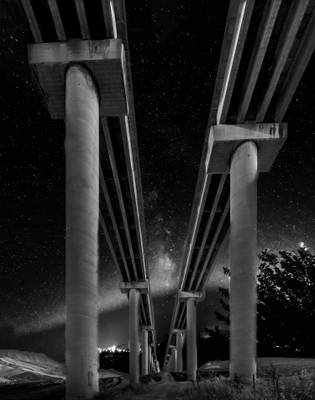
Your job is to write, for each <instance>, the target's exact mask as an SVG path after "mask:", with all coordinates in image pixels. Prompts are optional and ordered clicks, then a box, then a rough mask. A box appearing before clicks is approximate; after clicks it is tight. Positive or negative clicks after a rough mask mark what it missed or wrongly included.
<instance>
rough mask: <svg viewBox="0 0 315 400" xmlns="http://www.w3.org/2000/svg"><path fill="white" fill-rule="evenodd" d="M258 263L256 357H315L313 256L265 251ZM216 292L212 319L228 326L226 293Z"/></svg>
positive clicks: (221, 289)
mask: <svg viewBox="0 0 315 400" xmlns="http://www.w3.org/2000/svg"><path fill="white" fill-rule="evenodd" d="M259 260H260V265H259V269H258V277H257V296H258V304H257V339H258V353H259V354H260V355H301V356H311V355H315V346H314V344H313V343H314V337H315V328H314V327H313V326H314V325H315V324H314V321H315V256H314V255H313V254H312V253H311V252H310V251H309V250H308V249H306V248H299V249H298V250H297V251H296V252H294V251H291V252H289V251H279V253H278V254H276V253H273V252H271V251H270V250H268V249H266V250H264V251H262V252H261V253H260V254H259ZM225 273H226V274H229V271H228V270H227V269H225ZM219 290H220V293H221V301H220V302H221V309H220V310H218V311H217V312H216V316H217V318H218V320H219V321H223V322H225V323H226V324H228V323H229V307H228V298H229V296H228V289H224V288H220V289H219Z"/></svg>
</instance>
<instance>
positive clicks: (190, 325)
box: [186, 298, 197, 381]
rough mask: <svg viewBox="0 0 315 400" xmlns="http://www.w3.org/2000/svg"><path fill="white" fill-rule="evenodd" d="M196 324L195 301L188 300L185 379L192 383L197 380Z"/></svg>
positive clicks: (192, 299)
mask: <svg viewBox="0 0 315 400" xmlns="http://www.w3.org/2000/svg"><path fill="white" fill-rule="evenodd" d="M196 322H197V321H196V300H195V299H194V298H188V299H187V303H186V336H187V342H186V343H187V351H186V354H187V379H188V380H192V381H195V380H196V378H197V334H196V328H197V327H196Z"/></svg>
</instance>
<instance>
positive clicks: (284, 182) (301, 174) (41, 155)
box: [0, 0, 315, 358]
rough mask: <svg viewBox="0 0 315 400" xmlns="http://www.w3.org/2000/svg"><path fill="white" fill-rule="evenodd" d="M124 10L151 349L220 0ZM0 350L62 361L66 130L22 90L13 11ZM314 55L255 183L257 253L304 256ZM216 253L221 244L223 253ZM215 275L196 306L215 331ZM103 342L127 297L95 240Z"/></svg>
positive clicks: (185, 212)
mask: <svg viewBox="0 0 315 400" xmlns="http://www.w3.org/2000/svg"><path fill="white" fill-rule="evenodd" d="M126 3H127V6H128V7H127V22H128V29H129V42H130V53H131V62H132V65H131V69H132V77H133V86H134V98H135V108H136V120H137V130H138V141H139V154H140V164H141V171H142V186H143V196H144V206H145V218H146V230H147V236H148V237H147V242H148V249H147V250H148V254H147V256H148V262H149V268H150V276H151V285H152V289H153V296H154V297H153V300H154V306H155V314H156V325H157V328H158V340H162V339H163V338H165V336H166V335H167V333H168V327H169V323H170V319H171V313H172V308H173V299H174V293H175V288H176V285H177V283H178V278H179V271H180V267H181V264H180V260H181V257H182V253H183V246H184V240H185V237H186V233H187V225H188V220H189V216H190V211H191V205H192V200H193V195H194V188H195V184H196V178H197V173H198V168H199V161H200V157H201V151H202V145H203V140H204V135H205V127H206V123H207V120H208V115H209V110H210V102H211V96H212V90H213V86H214V81H215V76H216V69H217V64H218V60H219V53H220V48H221V41H222V37H223V31H224V26H225V16H226V12H227V8H228V1H227V0H220V1H208V0H194V1H188V0H154V1H153V0H147V1H144V0H142V1H140V0H133V1H126ZM0 31H1V34H0V57H1V63H0V68H1V84H0V96H1V97H0V116H1V117H0V132H1V135H0V162H1V175H0V192H1V202H0V204H1V208H0V213H1V227H0V249H1V251H0V257H1V259H0V271H1V279H0V347H2V348H8V347H19V348H25V349H30V350H35V351H43V352H46V353H47V354H50V355H53V356H56V357H59V358H62V354H63V340H64V339H63V332H64V324H63V322H64V297H65V295H64V279H65V271H64V270H65V265H64V264H65V245H64V241H65V229H64V228H65V218H64V207H65V197H64V185H65V181H64V175H65V169H64V163H65V160H64V123H63V121H53V120H51V119H50V117H49V115H48V113H47V111H46V110H45V108H44V106H43V105H42V103H41V100H40V97H39V95H38V92H37V91H36V88H35V86H34V85H33V81H32V77H31V74H30V71H29V67H28V64H27V57H26V44H27V42H28V40H29V36H28V35H29V33H28V30H27V26H26V24H25V21H24V19H23V17H22V15H20V14H19V13H18V12H17V9H16V7H15V5H14V3H12V2H11V1H6V0H0ZM314 70H315V58H314V57H313V59H312V61H311V63H310V64H309V66H308V68H307V70H306V73H305V74H304V77H303V80H302V82H301V84H300V86H299V88H298V91H297V93H296V94H295V96H294V99H293V101H292V103H291V106H290V108H289V110H288V112H287V115H286V117H285V121H286V122H288V123H289V138H288V140H287V143H286V144H285V146H284V148H283V150H282V151H281V153H280V155H279V156H278V159H277V161H276V164H275V166H274V168H273V170H272V171H271V173H268V174H263V175H261V176H260V178H259V186H258V193H259V194H258V202H259V203H258V207H259V208H258V209H259V227H258V239H259V248H260V249H262V248H265V247H269V248H271V249H274V250H279V249H290V250H292V249H295V248H296V247H297V246H298V244H299V242H301V241H303V242H305V244H306V246H307V247H309V248H310V249H311V250H314V249H315V179H314V177H313V175H314V173H315V90H314V84H313V80H314V77H313V75H314V74H313V71H314ZM225 245H226V244H225ZM226 258H227V247H226V246H223V248H222V251H221V254H220V256H219V257H218V262H217V272H215V273H214V274H213V276H212V280H211V282H209V287H208V296H207V300H206V301H205V302H204V303H203V304H202V305H201V306H200V310H199V311H200V312H199V315H198V318H199V328H200V331H201V330H202V329H203V328H204V327H205V326H212V325H213V323H214V319H213V310H214V308H215V306H216V304H217V295H216V293H217V286H218V284H222V283H223V284H224V282H223V277H222V274H221V273H220V269H221V267H222V265H224V264H225V263H226ZM99 269H100V306H101V315H100V345H102V346H104V345H112V344H120V343H126V342H127V336H126V327H127V312H126V304H127V303H126V298H125V296H124V295H122V294H120V291H119V281H120V276H119V273H118V271H117V270H116V268H115V266H114V264H113V261H112V260H111V258H110V255H109V252H108V249H107V246H106V243H105V242H104V240H103V239H102V241H101V242H100V262H99Z"/></svg>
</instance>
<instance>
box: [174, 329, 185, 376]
mask: <svg viewBox="0 0 315 400" xmlns="http://www.w3.org/2000/svg"><path fill="white" fill-rule="evenodd" d="M175 334H176V350H177V363H176V371H177V372H182V371H183V345H184V336H183V331H181V330H177V331H176V332H175Z"/></svg>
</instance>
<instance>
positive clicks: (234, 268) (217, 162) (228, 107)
mask: <svg viewBox="0 0 315 400" xmlns="http://www.w3.org/2000/svg"><path fill="white" fill-rule="evenodd" d="M314 5H315V4H314V2H313V1H307V0H305V1H303V0H301V1H300V0H299V1H292V2H287V1H281V0H272V1H267V2H261V1H256V2H255V1H252V0H240V1H232V2H230V6H229V10H228V14H227V21H226V27H225V32H224V38H223V45H222V49H221V54H220V60H219V66H218V72H217V76H216V82H215V87H214V92H213V96H212V102H211V109H210V115H209V121H208V126H207V128H206V132H205V141H204V147H203V153H202V157H201V161H200V169H199V175H198V180H197V185H196V189H195V196H194V201H193V206H192V211H191V217H190V222H189V227H188V232H187V239H186V243H185V251H184V255H183V259H182V274H181V276H180V281H179V286H178V291H177V296H176V300H175V305H174V310H173V316H172V321H171V326H170V332H169V337H168V343H167V349H166V355H165V359H164V366H163V368H164V369H166V370H169V369H170V370H176V371H180V370H182V348H183V340H184V338H186V342H187V373H188V375H189V377H190V378H191V379H196V370H197V349H196V304H197V302H198V301H201V300H202V299H203V297H204V292H205V286H206V284H207V281H208V280H209V279H211V272H212V271H213V266H214V263H215V259H216V255H217V253H218V251H219V249H220V247H221V244H222V242H223V240H224V238H225V237H226V235H227V234H229V240H230V271H231V276H230V313H231V314H230V318H231V324H230V335H231V337H230V346H231V350H230V373H231V377H235V376H236V375H237V376H238V377H239V378H242V379H244V380H250V381H252V377H255V375H256V366H255V348H256V345H255V343H256V334H255V331H256V323H255V318H256V290H255V280H256V266H257V260H256V254H257V239H256V235H257V197H256V196H257V187H256V186H257V178H258V173H259V172H267V171H269V170H270V168H271V167H272V165H273V163H274V162H275V160H276V156H277V154H278V152H279V150H280V149H281V147H282V145H283V143H284V141H285V138H286V129H287V128H286V125H285V124H284V123H282V121H283V118H284V116H285V113H286V110H287V108H288V106H289V104H290V101H291V99H292V97H293V95H294V93H295V90H296V88H297V86H298V84H299V82H300V80H301V77H302V75H303V72H304V70H305V68H306V66H307V64H308V62H309V60H310V58H311V56H312V54H313V51H314V47H315V10H314ZM246 160H247V161H246Z"/></svg>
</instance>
